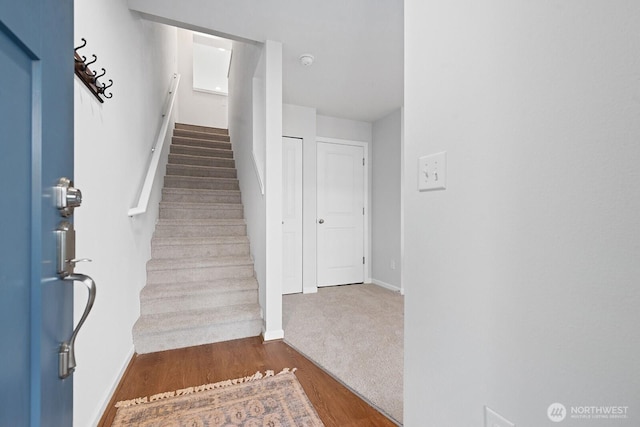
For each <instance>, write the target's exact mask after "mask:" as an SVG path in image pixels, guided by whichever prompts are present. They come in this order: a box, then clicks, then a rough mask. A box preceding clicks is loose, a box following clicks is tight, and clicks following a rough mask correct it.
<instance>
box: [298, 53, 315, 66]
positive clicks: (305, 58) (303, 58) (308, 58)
mask: <svg viewBox="0 0 640 427" xmlns="http://www.w3.org/2000/svg"><path fill="white" fill-rule="evenodd" d="M314 59H315V58H314V57H313V55H311V54H310V53H303V54H302V55H300V58H298V60H299V61H300V64H302V65H304V66H305V67H310V66H311V64H313V60H314Z"/></svg>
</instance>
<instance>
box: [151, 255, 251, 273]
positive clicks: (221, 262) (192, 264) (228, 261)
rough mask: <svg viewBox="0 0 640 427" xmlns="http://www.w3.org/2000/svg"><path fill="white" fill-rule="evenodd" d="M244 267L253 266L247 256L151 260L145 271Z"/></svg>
mask: <svg viewBox="0 0 640 427" xmlns="http://www.w3.org/2000/svg"><path fill="white" fill-rule="evenodd" d="M246 265H253V260H252V259H251V258H250V257H248V256H243V257H242V256H237V257H236V256H230V257H216V258H191V259H151V260H149V261H147V271H159V270H193V269H197V268H211V267H229V266H246Z"/></svg>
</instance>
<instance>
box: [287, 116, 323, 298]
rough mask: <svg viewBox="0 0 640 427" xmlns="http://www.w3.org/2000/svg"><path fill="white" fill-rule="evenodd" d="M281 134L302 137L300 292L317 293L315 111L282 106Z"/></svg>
mask: <svg viewBox="0 0 640 427" xmlns="http://www.w3.org/2000/svg"><path fill="white" fill-rule="evenodd" d="M282 135H283V136H293V137H297V138H302V185H303V187H302V192H303V195H302V254H303V259H302V292H304V293H315V292H318V286H317V280H316V278H317V276H316V163H317V159H316V109H315V108H309V107H300V106H298V105H290V104H284V105H283V106H282Z"/></svg>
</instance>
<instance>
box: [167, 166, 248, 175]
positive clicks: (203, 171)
mask: <svg viewBox="0 0 640 427" xmlns="http://www.w3.org/2000/svg"><path fill="white" fill-rule="evenodd" d="M167 175H178V176H195V177H204V178H231V179H234V178H236V177H237V173H236V170H235V169H232V168H212V167H202V166H195V167H192V166H188V165H172V164H168V165H167Z"/></svg>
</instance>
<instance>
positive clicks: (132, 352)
mask: <svg viewBox="0 0 640 427" xmlns="http://www.w3.org/2000/svg"><path fill="white" fill-rule="evenodd" d="M134 355H135V349H134V347H133V346H131V350H130V351H129V354H128V355H127V358H126V359H125V361H124V364H123V365H122V367H121V368H120V372H119V373H118V376H117V377H116V379H115V380H114V381H113V384H111V388H110V389H109V391H108V392H107V395H106V399H105V400H104V401H103V402H102V405H100V410H99V411H98V413H97V414H96V417H95V418H94V420H93V423H91V425H92V426H93V427H96V426H97V425H98V423H99V422H100V418H102V415H103V414H104V412H105V411H106V410H107V405H109V402H111V398H112V397H113V394H114V393H115V392H116V388H117V387H118V385H119V384H120V381H122V377H123V375H124V373H125V372H126V370H127V368H128V367H129V364H130V363H131V359H133V356H134Z"/></svg>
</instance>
